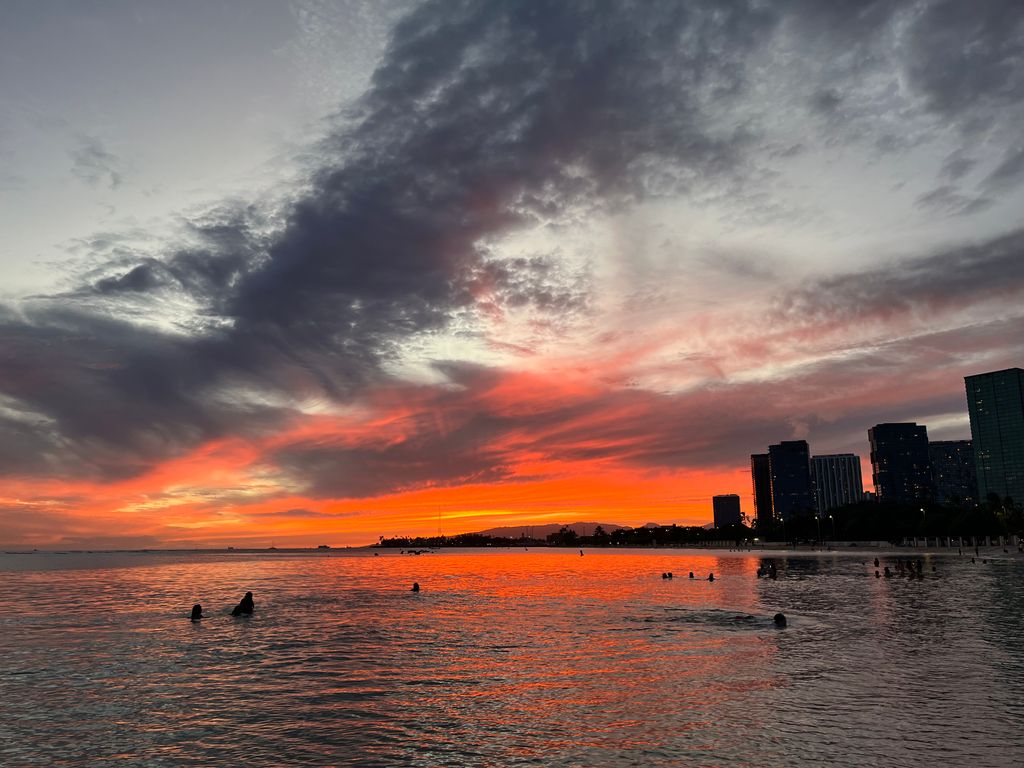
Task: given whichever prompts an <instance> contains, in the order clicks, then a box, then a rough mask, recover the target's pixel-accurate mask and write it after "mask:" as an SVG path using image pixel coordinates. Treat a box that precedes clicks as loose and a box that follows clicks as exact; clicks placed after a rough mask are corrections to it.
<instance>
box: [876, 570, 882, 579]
mask: <svg viewBox="0 0 1024 768" xmlns="http://www.w3.org/2000/svg"><path fill="white" fill-rule="evenodd" d="M875 578H876V579H880V578H882V574H880V573H879V572H878V571H877V570H876V571H875Z"/></svg>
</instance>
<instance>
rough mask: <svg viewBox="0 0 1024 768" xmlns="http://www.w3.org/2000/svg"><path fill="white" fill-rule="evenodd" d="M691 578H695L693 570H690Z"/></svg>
mask: <svg viewBox="0 0 1024 768" xmlns="http://www.w3.org/2000/svg"><path fill="white" fill-rule="evenodd" d="M690 578H691V579H692V578H693V571H690Z"/></svg>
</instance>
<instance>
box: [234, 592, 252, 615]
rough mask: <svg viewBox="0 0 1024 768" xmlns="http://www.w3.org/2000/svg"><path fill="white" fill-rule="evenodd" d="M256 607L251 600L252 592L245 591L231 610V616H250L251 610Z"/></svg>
mask: <svg viewBox="0 0 1024 768" xmlns="http://www.w3.org/2000/svg"><path fill="white" fill-rule="evenodd" d="M255 608H256V606H255V604H254V603H253V601H252V592H246V593H245V597H243V598H242V599H241V600H240V601H239V602H238V605H236V606H235V608H234V610H232V611H231V615H232V616H252V612H253V610H254V609H255Z"/></svg>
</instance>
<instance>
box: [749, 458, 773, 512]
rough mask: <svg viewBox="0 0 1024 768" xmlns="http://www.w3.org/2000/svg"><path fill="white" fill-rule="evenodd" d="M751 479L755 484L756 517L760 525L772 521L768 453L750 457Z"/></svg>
mask: <svg viewBox="0 0 1024 768" xmlns="http://www.w3.org/2000/svg"><path fill="white" fill-rule="evenodd" d="M750 479H751V481H752V482H753V484H754V517H755V518H757V522H758V524H759V525H766V524H768V523H770V522H771V521H772V471H771V465H770V464H769V462H768V454H767V453H753V454H751V455H750Z"/></svg>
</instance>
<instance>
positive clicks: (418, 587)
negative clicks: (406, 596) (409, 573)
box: [409, 581, 420, 592]
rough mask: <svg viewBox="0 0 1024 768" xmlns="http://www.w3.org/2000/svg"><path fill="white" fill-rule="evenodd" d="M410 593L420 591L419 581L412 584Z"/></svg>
mask: <svg viewBox="0 0 1024 768" xmlns="http://www.w3.org/2000/svg"><path fill="white" fill-rule="evenodd" d="M409 591H410V592H419V591H420V583H419V582H418V581H414V582H413V583H412V589H411V590H409Z"/></svg>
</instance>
